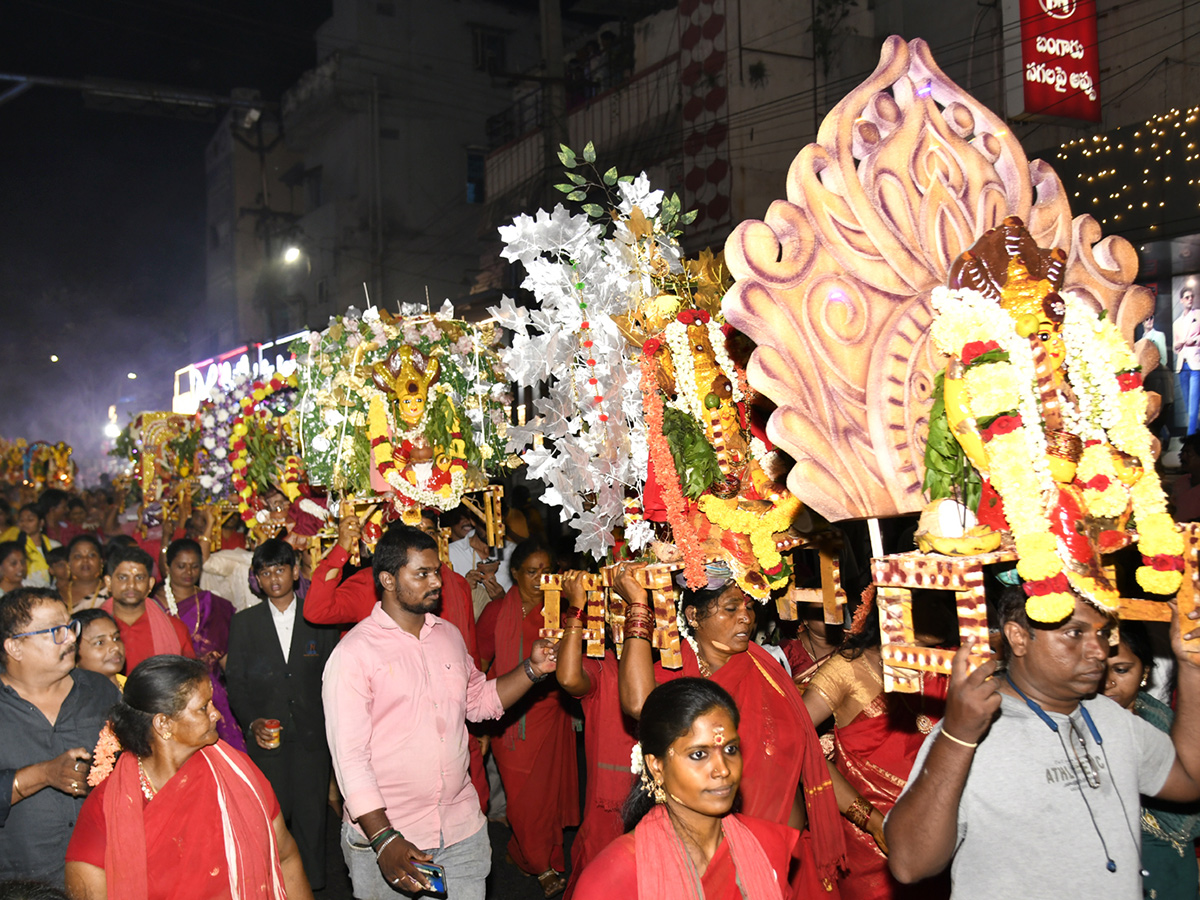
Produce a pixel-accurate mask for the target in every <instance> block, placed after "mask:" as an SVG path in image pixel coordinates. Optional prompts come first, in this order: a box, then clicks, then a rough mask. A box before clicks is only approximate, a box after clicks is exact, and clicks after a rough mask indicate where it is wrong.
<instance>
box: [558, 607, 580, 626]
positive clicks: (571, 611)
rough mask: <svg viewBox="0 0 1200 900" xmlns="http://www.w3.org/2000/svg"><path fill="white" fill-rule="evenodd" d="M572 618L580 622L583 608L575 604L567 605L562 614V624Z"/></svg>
mask: <svg viewBox="0 0 1200 900" xmlns="http://www.w3.org/2000/svg"><path fill="white" fill-rule="evenodd" d="M572 619H577V620H578V621H580V622H582V621H583V610H582V609H580V608H578V607H575V606H568V607H567V608H566V609H565V610H564V611H563V614H562V621H563V625H564V626H565V625H566V624H567V622H569V621H571V620H572Z"/></svg>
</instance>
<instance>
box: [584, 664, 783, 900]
mask: <svg viewBox="0 0 1200 900" xmlns="http://www.w3.org/2000/svg"><path fill="white" fill-rule="evenodd" d="M739 724H740V719H739V714H738V708H737V706H736V704H735V703H734V702H733V698H732V697H730V696H729V694H728V692H727V691H725V690H723V689H722V688H721V687H719V686H718V685H717V684H716V683H715V682H714V681H706V680H704V679H700V678H679V679H676V680H673V681H671V682H669V683H667V684H664V685H662V686H661V687H659V688H656V689H655V690H654V691H652V692H651V694H650V696H649V697H647V698H646V702H645V704H644V705H643V707H642V719H641V721H640V722H639V723H638V736H639V738H640V743H639V744H638V749H640V750H641V753H640V754H636V755H640V757H641V759H640V765H639V766H638V768H639V770H640V771H639V776H640V780H639V782H638V783H637V784H635V786H634V788H633V791H632V792H631V794H630V796H629V800H628V802H627V803H626V807H625V813H626V821H627V822H628V824H629V825H630V826H631V827H632V826H634V825H636V828H634V830H633V831H632V832H631V833H629V834H625V835H622V836H621V837H619V838H617V839H616V840H615V841H613V842H612V843H610V844H609V845H608V847H606V848H605V849H604V850H603V851H602V852H601V853H600V855H599V856H597V857H596V859H595V860H594V861H593V862H592V864H591V865H589V866H588V867H587V868H586V869H585V870H584V872H583V874H582V875H581V876H580V877H579V882H578V886H577V887H576V890H575V896H576V897H577V898H579V900H612V898H618V897H619V898H621V900H783V898H784V897H785V896H787V894H788V870H789V867H790V865H791V861H792V858H793V849H794V847H795V846H796V844H797V842H798V841H799V839H800V836H799V834H798V833H797V832H796V831H795V830H794V829H792V828H789V827H787V826H786V825H780V824H778V823H776V822H771V821H766V820H763V819H756V818H753V817H751V816H746V815H741V814H735V813H732V812H731V810H732V808H733V804H734V801H735V800H736V799H737V795H738V786H739V785H740V784H741V781H742V773H743V763H744V760H743V756H742V750H743V746H744V745H745V744H748V743H749V741H748V740H746V738H745V735H744V734H743V733H742V732H740V731H739Z"/></svg>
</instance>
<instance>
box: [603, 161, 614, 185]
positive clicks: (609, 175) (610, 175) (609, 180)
mask: <svg viewBox="0 0 1200 900" xmlns="http://www.w3.org/2000/svg"><path fill="white" fill-rule="evenodd" d="M604 183H605V184H607V185H608V186H609V187H612V186H613V185H614V184H616V183H617V167H616V166H613V167H612V168H611V169H609V170H608V171H607V172H605V173H604Z"/></svg>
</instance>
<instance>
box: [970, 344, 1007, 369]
mask: <svg viewBox="0 0 1200 900" xmlns="http://www.w3.org/2000/svg"><path fill="white" fill-rule="evenodd" d="M994 362H1008V351H1007V350H1001V349H1000V348H996V349H995V350H989V351H988V352H987V353H980V354H979V355H978V356H976V357H975V358H974V359H973V360H971V363H970V365H968V366H965V367H964V369H973V368H975V367H976V366H982V365H984V364H986V363H994Z"/></svg>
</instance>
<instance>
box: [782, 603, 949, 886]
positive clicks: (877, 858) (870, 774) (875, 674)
mask: <svg viewBox="0 0 1200 900" xmlns="http://www.w3.org/2000/svg"><path fill="white" fill-rule="evenodd" d="M874 613H875V604H874V603H873V602H871V600H868V599H864V600H863V602H862V603H861V604H860V606H859V607H858V609H857V614H856V615H855V617H854V620H853V623H852V624H851V626H850V628H849V633H848V635H847V638H846V641H845V642H844V643H843V644H842V646H841V647H840V648H838V649H837V650H836V651H835V652H834V653H833V654H832V655H830V657H829V658H828V659H826V660H825V662H823V663H822V664H821V666H820V668H818V669H817V671H816V673H815V674H814V675H813V676H812V678H811V679H810V680H809V683H808V685H807V688H806V690H805V692H804V706H805V708H806V709H807V710H808V713H809V715H810V716H811V717H812V720H813V721H814V722H816V723H818V724H819V723H822V722H824V721H825V720H826V719H828V718H829V717H830V716H832V717H833V721H834V727H833V746H834V754H835V756H834V762H835V764H836V765H837V770H838V772H840V773H841V774H842V776H843V777H844V778H845V780H846V781H847V782H849V784H850V786H852V787H853V788H854V790H855V791H857V792H858V794H859V795H860V796H861V798H862V799H861V800H855V801H854V803H853V804H852V805H851V806H849V807H848V808H846V810H845V812H844V813H843V814H844V815H845V817H846V821H845V824H844V825H843V828H844V830H845V833H846V874H845V876H844V877H843V878H842V881H841V884H840V887H841V894H842V900H893V898H897V900H898V898H918V897H920V898H929V900H935V898H937V897H946V896H948V894H949V884H948V883H947V882H946V881H945V879H944V878H943V879H937V880H933V881H923V882H921V884H920V885H916V886H913V885H903V884H900V883H899V882H898V881H896V879H895V878H893V877H892V874H891V872H890V871H889V870H888V864H887V850H886V845H885V844H884V842H883V838H882V832H883V817H884V816H885V815H887V813H888V811H889V810H891V808H892V807H893V806H894V805H895V804H896V798H897V797H899V796H900V792H901V791H902V790H903V789H904V785H905V783H906V782H907V780H908V773H909V772H910V771H911V770H912V766H913V762H914V761H915V760H916V758H917V752H918V751H919V750H920V749H921V744H922V743H923V742H924V740H925V737H926V735H928V734H929V732H930V731H932V730H933V726H934V724H935V723H936V722H937V721H938V720H939V719H941V717H942V713H943V701H944V699H945V692H946V679H945V678H939V677H938V676H931V675H926V676H923V677H922V691H921V692H919V693H915V694H902V693H898V692H897V693H885V692H884V690H883V657H882V654H881V651H880V647H879V617H878V616H876V615H875V614H874Z"/></svg>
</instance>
